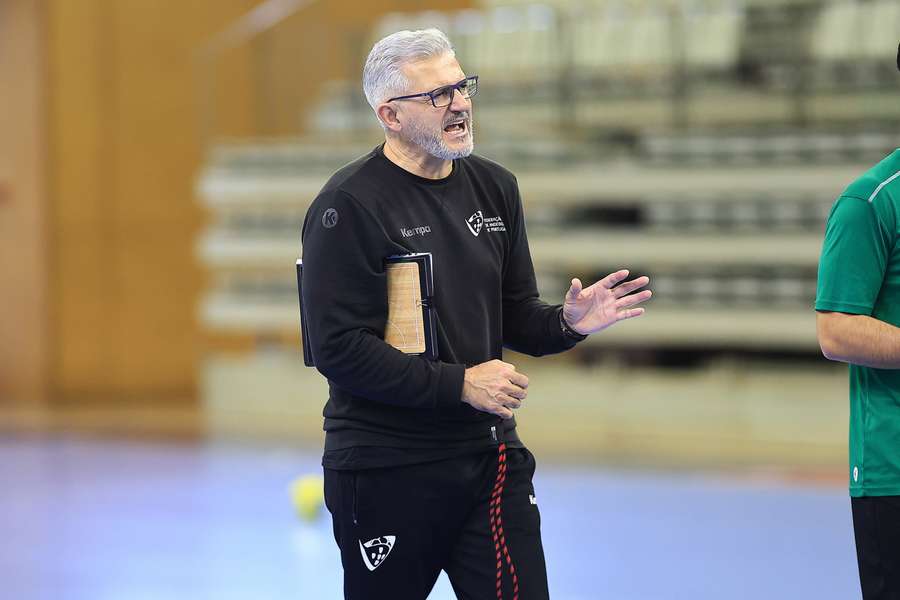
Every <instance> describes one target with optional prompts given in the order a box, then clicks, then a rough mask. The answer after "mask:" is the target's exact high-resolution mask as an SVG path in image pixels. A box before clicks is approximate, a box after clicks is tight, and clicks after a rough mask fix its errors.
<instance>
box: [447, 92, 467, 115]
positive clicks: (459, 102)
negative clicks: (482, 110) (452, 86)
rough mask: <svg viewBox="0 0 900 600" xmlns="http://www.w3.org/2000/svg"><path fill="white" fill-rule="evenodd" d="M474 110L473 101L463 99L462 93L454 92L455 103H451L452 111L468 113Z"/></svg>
mask: <svg viewBox="0 0 900 600" xmlns="http://www.w3.org/2000/svg"><path fill="white" fill-rule="evenodd" d="M471 108H472V100H471V99H469V98H463V94H462V92H460V91H459V90H453V101H452V102H450V110H452V111H453V112H463V111H468V110H470V109H471Z"/></svg>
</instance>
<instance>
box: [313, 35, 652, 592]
mask: <svg viewBox="0 0 900 600" xmlns="http://www.w3.org/2000/svg"><path fill="white" fill-rule="evenodd" d="M477 86H478V77H477V76H476V75H470V76H467V75H466V74H465V73H464V72H463V71H462V69H461V67H460V65H459V63H458V62H457V60H456V57H455V55H454V52H453V48H452V46H451V45H450V42H449V40H448V39H447V37H446V36H445V35H444V34H443V33H441V32H440V31H438V30H436V29H426V30H423V31H401V32H398V33H395V34H393V35H390V36H388V37H386V38H384V39H382V40H381V41H379V42H378V43H376V44H375V46H374V47H373V48H372V51H371V52H370V54H369V57H368V60H367V61H366V65H365V68H364V73H363V87H364V90H365V94H366V98H367V99H368V101H369V104H370V105H371V106H372V109H373V110H374V111H375V114H376V116H377V118H378V121H379V123H380V124H381V126H382V127H383V129H384V133H385V141H384V144H382V145H379V146H378V147H377V148H375V149H374V150H372V151H371V152H370V153H368V154H367V155H365V156H363V157H361V158H359V159H358V160H356V161H354V162H353V163H351V164H349V165H347V166H345V167H343V168H342V169H340V170H339V171H338V172H337V173H336V174H335V175H334V176H332V178H331V179H330V180H329V181H328V183H327V184H326V185H325V187H324V188H323V189H322V191H321V192H320V193H319V195H318V197H317V198H316V200H315V202H314V203H313V204H312V206H311V207H310V209H309V212H308V213H307V215H306V220H305V222H304V225H303V264H304V274H303V286H302V295H303V297H302V301H303V310H304V314H305V317H306V324H307V327H306V329H307V331H306V333H307V340H308V342H309V350H310V352H311V354H312V356H313V357H314V360H315V365H316V368H318V369H319V371H320V372H321V373H322V374H323V375H324V376H325V377H326V378H327V379H328V384H329V397H328V401H327V403H326V405H325V410H324V417H325V424H324V428H325V432H326V434H325V453H324V456H323V459H322V465H323V467H324V470H325V501H326V505H327V507H328V509H329V511H330V512H331V514H332V520H333V525H334V536H335V540H336V541H337V544H338V546H339V547H340V550H341V561H342V563H343V567H344V596H345V598H348V599H354V600H359V599H377V600H382V599H392V600H423V599H424V598H426V597H427V596H428V594H429V592H430V590H431V589H432V587H433V586H434V583H435V581H436V580H437V577H438V575H439V574H440V572H441V571H442V570H443V571H445V572H446V573H447V575H448V577H449V579H450V582H451V584H452V585H453V588H454V590H455V592H456V594H457V597H458V598H460V599H461V600H466V599H472V600H483V599H486V598H500V599H502V598H507V599H515V600H518V599H519V598H521V599H523V600H525V599H528V600H539V599H546V598H548V597H549V592H548V586H547V573H546V566H545V563H544V554H543V549H542V546H541V536H540V516H539V513H538V508H537V500H536V496H535V491H534V487H533V485H532V476H533V474H534V468H535V463H534V457H533V456H532V454H531V453H530V452H529V451H528V450H527V448H525V446H524V444H523V443H522V442H521V440H520V439H519V437H518V435H517V433H516V424H515V419H514V418H513V412H514V411H515V410H516V409H518V408H519V407H520V406H521V405H522V402H523V401H524V400H525V397H526V396H527V393H528V377H527V376H526V375H525V374H523V373H520V372H519V371H518V370H517V369H516V367H515V366H513V365H511V364H509V363H506V362H503V361H502V360H501V358H502V352H503V348H504V347H507V348H511V349H513V350H516V351H519V352H524V353H527V354H531V355H534V356H540V355H544V354H552V353H556V352H561V351H564V350H568V349H570V348H572V347H573V346H575V344H576V343H577V342H578V341H580V340H583V339H584V338H585V337H587V335H588V334H591V333H594V332H597V331H600V330H602V329H605V328H606V327H609V326H610V325H613V324H614V323H616V322H618V321H620V320H622V319H628V318H631V317H637V316H639V315H640V314H642V313H643V310H644V309H643V308H636V307H635V305H637V304H639V303H640V302H643V301H644V300H646V299H647V298H649V297H650V291H649V290H643V291H640V290H641V288H644V287H645V286H646V285H647V283H648V282H649V280H648V278H646V277H638V278H636V279H632V280H630V281H625V279H626V278H627V276H628V271H624V270H623V271H617V272H615V273H612V274H610V275H609V276H607V277H605V278H604V279H602V280H600V281H598V282H597V283H595V284H593V285H591V286H589V287H586V288H582V284H581V282H580V281H579V280H578V279H573V280H572V285H571V287H570V288H569V290H568V292H567V293H566V297H565V302H564V304H563V305H548V304H546V303H544V302H543V301H541V300H540V298H539V297H538V293H537V286H536V283H535V276H534V267H533V265H532V261H531V254H530V252H529V249H528V240H527V237H526V233H525V220H524V217H523V211H522V202H521V199H520V197H519V190H518V185H517V183H516V179H515V177H514V176H513V175H512V174H511V173H510V172H509V171H507V170H506V169H504V168H503V167H501V166H500V165H498V164H496V163H494V162H491V161H489V160H487V159H485V158H482V157H479V156H476V155H473V154H472V148H473V127H472V98H473V97H474V96H475V94H476V93H477V91H478V87H477ZM410 253H430V254H431V256H432V260H433V265H434V272H433V273H434V286H433V287H434V290H433V291H434V295H433V307H432V308H433V312H434V314H435V324H436V326H435V331H436V343H437V359H436V360H428V359H426V358H425V357H423V356H419V355H411V354H405V353H403V352H401V351H399V350H397V349H396V348H394V347H393V346H391V345H389V344H387V343H386V342H385V341H384V338H385V324H386V317H387V313H388V301H387V277H386V273H385V263H384V259H385V258H386V257H389V256H395V255H400V254H410Z"/></svg>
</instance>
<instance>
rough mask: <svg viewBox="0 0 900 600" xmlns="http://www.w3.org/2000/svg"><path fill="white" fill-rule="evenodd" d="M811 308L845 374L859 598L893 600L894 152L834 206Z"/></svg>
mask: <svg viewBox="0 0 900 600" xmlns="http://www.w3.org/2000/svg"><path fill="white" fill-rule="evenodd" d="M897 68H898V69H900V48H898V53H897ZM815 308H816V311H817V312H816V333H817V336H818V339H819V345H820V346H821V348H822V353H823V354H824V355H825V357H826V358H828V359H830V360H834V361H840V362H845V363H849V365H850V496H851V500H850V503H851V511H852V513H853V529H854V536H855V538H856V555H857V562H858V565H859V577H860V583H861V586H862V593H863V598H864V599H865V600H873V599H877V600H882V599H884V600H886V599H900V149H897V150H895V151H894V152H893V153H891V154H890V155H888V156H887V157H885V158H884V159H883V160H882V161H881V162H879V163H878V164H877V165H875V166H874V167H873V168H871V169H870V170H869V171H867V172H866V173H864V174H863V175H862V177H860V178H859V179H857V180H856V181H854V182H853V183H852V184H851V185H850V186H849V187H848V188H847V189H846V190H845V191H844V193H843V194H841V196H840V197H839V198H838V199H837V201H836V202H835V203H834V206H833V207H832V209H831V213H830V214H829V216H828V222H827V225H826V228H825V241H824V244H823V246H822V255H821V258H820V261H819V277H818V287H817V291H816V305H815Z"/></svg>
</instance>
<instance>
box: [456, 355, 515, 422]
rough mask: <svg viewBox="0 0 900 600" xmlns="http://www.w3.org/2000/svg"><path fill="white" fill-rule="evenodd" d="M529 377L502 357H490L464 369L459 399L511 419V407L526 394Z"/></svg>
mask: <svg viewBox="0 0 900 600" xmlns="http://www.w3.org/2000/svg"><path fill="white" fill-rule="evenodd" d="M527 388H528V377H526V376H525V375H524V374H522V373H517V372H516V368H515V367H514V366H513V365H511V364H509V363H505V362H503V361H502V360H496V359H494V360H490V361H488V362H485V363H481V364H480V365H475V366H474V367H469V368H468V369H466V374H465V378H464V379H463V393H462V401H463V402H465V403H467V404H470V405H472V407H473V408H475V409H476V410H480V411H482V412H486V413H491V414H494V415H497V416H499V417H501V418H503V419H512V417H513V409H516V408H519V407H520V406H522V400H524V399H525V396H527V395H528V390H527Z"/></svg>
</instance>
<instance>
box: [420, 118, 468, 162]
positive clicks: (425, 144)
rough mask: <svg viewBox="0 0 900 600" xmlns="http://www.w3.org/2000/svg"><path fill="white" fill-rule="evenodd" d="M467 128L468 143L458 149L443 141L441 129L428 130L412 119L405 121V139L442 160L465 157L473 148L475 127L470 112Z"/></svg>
mask: <svg viewBox="0 0 900 600" xmlns="http://www.w3.org/2000/svg"><path fill="white" fill-rule="evenodd" d="M466 127H467V129H468V133H467V137H468V138H469V140H468V143H467V144H466V145H465V146H463V147H462V148H460V149H459V150H453V149H452V148H450V147H449V146H447V144H446V143H444V138H443V130H442V129H441V130H438V131H437V132H434V131H429V130H428V129H426V128H425V127H423V126H422V125H421V123H419V122H418V121H415V120H412V121H408V122H407V139H408V140H409V141H410V142H412V143H413V144H415V145H416V146H419V147H420V148H423V149H424V150H425V151H426V152H427V153H428V154H430V155H432V156H435V157H437V158H440V159H442V160H454V159H457V158H465V157H467V156H469V155H470V154H472V150H473V149H474V148H475V128H474V127H473V125H472V118H471V114H470V116H469V121H468V123H466Z"/></svg>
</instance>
